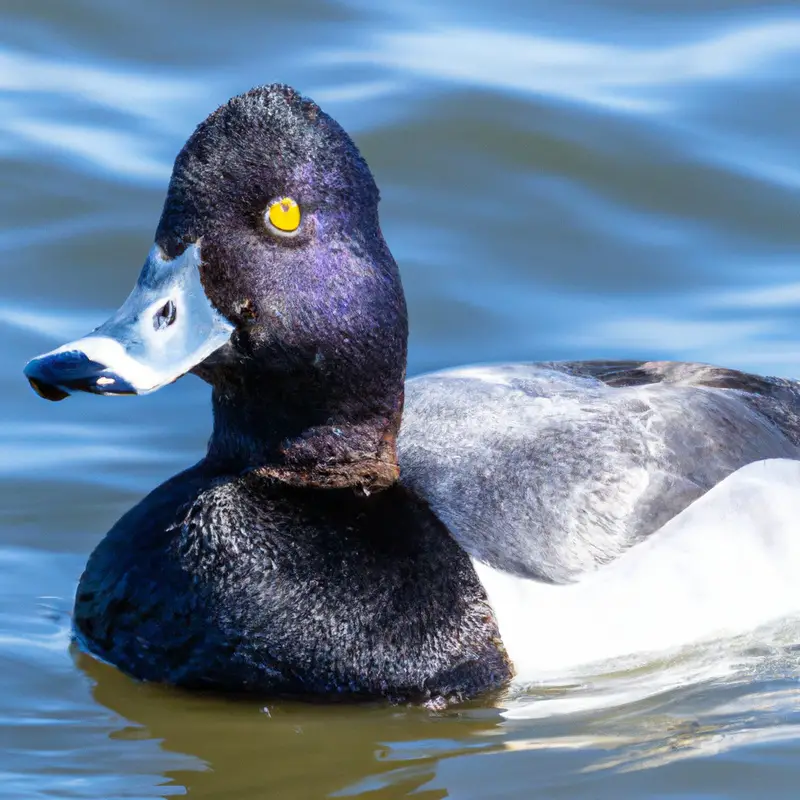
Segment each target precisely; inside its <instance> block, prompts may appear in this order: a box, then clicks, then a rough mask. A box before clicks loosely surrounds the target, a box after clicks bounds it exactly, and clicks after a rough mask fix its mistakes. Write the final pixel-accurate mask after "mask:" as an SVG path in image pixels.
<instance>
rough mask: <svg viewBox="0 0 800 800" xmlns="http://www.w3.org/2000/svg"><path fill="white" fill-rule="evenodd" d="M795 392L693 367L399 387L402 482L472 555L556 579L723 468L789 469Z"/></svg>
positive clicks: (499, 369) (560, 371)
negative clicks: (768, 465)
mask: <svg viewBox="0 0 800 800" xmlns="http://www.w3.org/2000/svg"><path fill="white" fill-rule="evenodd" d="M798 412H800V388H799V387H798V385H797V384H796V383H795V382H792V381H785V380H780V379H772V378H760V377H758V376H754V375H748V374H746V373H741V372H736V371H734V370H725V369H720V368H717V367H710V366H707V365H702V364H683V363H671V362H565V363H544V364H510V365H499V366H488V367H468V368H464V369H456V370H449V371H444V372H438V373H432V374H428V375H423V376H420V377H417V378H414V379H412V380H409V381H408V383H407V384H406V407H405V413H404V416H403V426H402V429H401V434H400V440H399V449H400V464H401V470H402V479H403V482H404V483H405V484H406V485H407V486H409V487H410V488H411V489H412V490H413V491H415V492H416V493H417V494H419V495H420V496H422V497H423V498H425V499H426V500H427V501H428V502H429V503H430V505H431V507H432V508H433V510H434V511H435V512H436V514H437V515H438V516H439V517H440V519H441V520H442V521H443V522H444V523H445V525H447V527H448V528H449V530H450V531H451V533H452V535H453V536H454V537H455V538H456V540H457V541H458V542H459V543H460V544H461V545H462V547H464V549H465V550H466V551H467V552H468V553H469V554H470V555H471V556H473V557H474V558H477V559H479V560H481V561H484V562H486V563H488V564H490V565H491V566H493V567H496V568H499V569H502V570H505V571H508V572H511V573H514V574H517V575H520V576H523V577H529V578H537V579H540V580H545V581H551V582H556V583H564V582H569V581H574V580H576V579H578V578H579V577H580V575H581V574H582V573H585V572H587V571H589V570H592V569H595V568H596V567H597V566H599V565H601V564H603V563H605V562H608V561H610V560H611V559H613V558H615V557H616V556H618V555H619V554H620V553H622V552H624V551H625V550H626V549H627V548H628V547H630V546H631V545H632V544H634V543H636V542H638V541H641V540H642V539H644V538H645V537H647V536H648V535H649V534H651V533H652V532H653V531H655V530H657V529H658V528H659V527H661V526H662V525H663V524H664V523H665V522H667V521H668V520H669V519H671V518H672V517H674V516H675V515H676V514H678V513H679V512H680V511H682V510H683V509H684V508H686V506H688V505H689V504H690V503H691V502H692V501H693V500H694V499H696V498H697V497H699V496H700V495H702V494H704V493H705V492H706V491H708V489H710V488H711V487H712V486H714V485H715V484H717V483H718V482H719V481H721V480H722V479H723V478H725V477H726V476H727V475H729V474H731V473H732V472H734V471H735V470H736V469H738V468H740V467H742V466H744V465H745V464H748V463H750V462H753V461H758V460H761V459H765V458H781V457H783V458H795V459H796V458H800V449H799V448H798V442H799V441H800V418H799V417H798Z"/></svg>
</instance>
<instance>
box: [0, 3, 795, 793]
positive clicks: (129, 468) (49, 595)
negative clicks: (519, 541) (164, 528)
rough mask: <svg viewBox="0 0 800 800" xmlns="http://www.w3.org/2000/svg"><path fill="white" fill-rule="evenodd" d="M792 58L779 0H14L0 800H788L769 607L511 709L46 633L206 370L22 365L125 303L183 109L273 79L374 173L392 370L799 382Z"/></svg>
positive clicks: (192, 119)
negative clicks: (141, 394) (346, 134)
mask: <svg viewBox="0 0 800 800" xmlns="http://www.w3.org/2000/svg"><path fill="white" fill-rule="evenodd" d="M798 74H800V3H797V2H772V3H756V2H745V1H743V0H739V1H734V0H726V1H725V2H723V0H691V1H690V0H648V2H646V3H643V2H636V0H582V1H581V2H577V1H576V2H571V3H552V2H542V1H539V0H534V1H533V2H531V0H496V1H495V2H493V3H465V2H461V0H435V1H434V2H425V3H422V2H415V1H414V0H411V1H409V0H406V2H391V1H390V2H387V3H382V4H377V3H373V2H366V1H365V0H364V1H362V2H358V1H357V0H356V1H354V2H322V0H296V2H294V3H291V2H286V0H283V2H255V0H228V2H226V3H212V2H209V0H204V1H203V2H189V0H173V2H170V3H169V4H163V3H157V2H155V0H144V1H143V2H137V3H122V2H111V1H110V0H104V2H101V0H73V2H70V3H64V2H63V1H62V0H38V1H37V2H36V3H30V2H27V0H25V1H23V0H6V1H5V2H4V3H3V4H2V7H1V8H0V268H1V269H2V274H3V292H2V295H1V296H0V333H1V334H2V341H3V343H4V346H3V347H2V348H0V388H1V389H2V394H0V397H1V398H2V399H1V400H0V402H2V415H0V676H2V680H1V681H0V797H8V798H14V799H15V800H19V799H20V798H39V797H59V798H63V797H80V798H103V799H107V798H149V797H167V796H174V795H181V794H185V793H188V794H189V795H190V796H192V797H204V798H212V797H213V798H216V797H219V798H223V797H224V798H230V799H235V800H243V799H244V798H261V797H266V796H270V797H271V796H275V797H281V798H307V797H334V796H336V797H349V796H362V795H363V796H368V797H380V798H394V797H405V796H410V795H411V794H414V796H418V797H424V798H442V797H457V798H501V797H504V798H505V797H511V798H516V797H530V796H537V797H548V798H558V797H564V798H567V797H568V798H582V797H585V798H593V799H594V798H604V797H609V798H612V797H613V798H616V799H619V798H628V797H629V798H642V797H653V798H655V797H659V798H662V797H682V798H697V797H709V798H710V797H715V798H716V797H726V798H728V797H736V798H761V797H765V796H768V797H787V798H789V797H791V798H794V797H796V796H797V786H798V785H800V766H798V765H800V737H799V736H798V732H800V728H798V713H800V705H799V704H798V697H799V696H800V695H798V694H797V691H796V682H797V677H798V675H800V663H799V662H798V658H797V657H796V655H795V650H794V647H793V644H794V642H795V641H796V640H797V639H798V637H797V636H794V638H793V633H794V631H793V630H787V629H786V628H781V629H775V630H773V631H766V632H763V633H762V635H760V638H759V639H758V641H757V643H755V644H754V643H753V641H750V640H748V641H747V642H745V643H744V644H743V643H741V642H739V643H733V644H730V643H729V644H718V645H715V648H717V649H714V648H712V649H708V648H705V649H703V648H700V649H697V650H694V651H690V652H685V653H682V654H680V655H676V656H674V657H671V658H670V659H669V660H667V661H665V662H663V663H661V664H658V665H652V664H651V665H648V666H647V667H644V666H642V665H638V666H637V665H633V666H630V665H629V666H628V667H626V668H625V669H622V668H620V671H618V672H615V673H613V674H605V675H587V676H583V677H582V678H581V679H580V680H572V681H571V682H564V683H563V685H548V686H542V687H539V688H538V689H537V690H533V691H532V692H531V693H529V694H528V695H526V696H525V697H521V698H520V697H517V698H511V699H510V700H509V702H508V704H507V705H509V707H511V708H512V709H516V711H515V713H513V714H511V715H508V714H507V715H505V716H503V715H501V713H500V712H499V711H498V710H497V709H496V708H494V707H491V706H488V705H487V706H482V705H481V704H475V705H472V706H469V707H468V708H464V709H459V710H455V711H451V712H446V713H442V714H432V713H430V712H423V711H420V710H417V709H405V708H394V709H392V708H385V707H381V706H376V707H374V708H367V709H364V708H359V709H348V708H318V707H315V706H309V705H295V704H286V703H281V704H275V705H274V706H273V705H270V706H269V708H265V707H264V706H263V704H256V703H247V702H229V701H225V700H222V699H217V700H210V699H207V698H205V699H199V698H194V697H191V696H186V695H183V694H180V693H176V692H173V691H170V690H166V689H163V688H159V687H152V686H142V685H138V684H136V683H134V682H132V681H130V680H128V679H127V678H124V677H123V676H121V675H119V674H118V673H117V672H116V671H115V670H113V669H111V668H109V667H106V666H103V665H100V664H96V663H95V662H93V661H92V660H91V659H89V658H88V657H86V656H83V655H81V654H79V653H77V652H75V651H74V650H71V649H70V646H69V612H70V608H71V602H72V594H73V591H74V587H75V583H76V580H77V578H78V576H79V574H80V571H81V568H82V566H83V563H84V562H85V559H86V556H87V554H88V553H89V551H90V550H91V548H92V547H93V546H94V544H95V543H96V542H97V541H98V540H99V539H100V537H101V536H102V535H103V534H104V532H105V531H106V530H107V528H108V527H109V526H110V525H111V524H112V523H113V521H114V520H115V519H116V518H117V517H118V516H120V514H121V513H123V511H124V510H126V509H127V508H128V507H130V506H131V505H132V504H133V503H134V502H135V501H136V500H137V499H138V498H140V497H141V496H142V495H143V494H144V493H145V492H146V491H147V490H148V489H150V488H152V487H153V486H154V485H156V484H157V483H158V482H159V481H161V480H163V479H165V478H166V477H168V476H169V475H171V474H173V473H174V472H176V471H178V470H179V469H180V468H181V467H183V466H185V465H187V464H190V463H192V462H193V461H194V460H196V459H197V458H198V457H199V456H200V455H201V454H202V452H203V449H204V446H205V441H206V438H207V436H208V431H209V424H210V415H209V409H208V390H207V387H205V386H204V385H203V384H202V383H201V382H199V381H198V380H196V379H194V378H186V379H184V380H182V381H180V382H179V383H177V384H175V385H174V386H171V387H169V388H168V389H166V390H163V391H161V392H159V393H157V394H155V395H153V396H150V397H146V398H139V399H136V400H129V399H120V400H110V399H109V400H103V399H100V398H93V397H76V398H73V399H71V400H70V401H68V402H65V403H60V404H57V405H56V404H48V403H44V402H42V401H41V400H39V399H38V398H36V397H35V396H34V395H33V393H32V392H31V391H30V389H29V388H28V387H27V385H26V383H25V381H24V380H23V378H22V375H21V368H22V366H23V365H24V363H25V361H26V360H27V359H28V358H29V357H31V356H32V355H34V354H36V353H39V352H41V351H42V350H44V349H49V348H50V347H52V346H54V345H55V344H57V343H60V342H62V341H64V340H65V339H66V338H67V337H71V336H73V335H78V334H81V333H84V332H86V331H88V330H89V329H91V328H92V327H94V326H95V325H96V324H98V323H99V322H100V321H102V320H103V319H104V318H105V317H106V316H107V314H108V313H109V312H110V311H111V310H112V309H114V308H115V307H116V306H117V305H118V304H119V302H120V301H121V300H122V299H123V298H124V297H125V295H126V294H127V292H128V291H129V289H130V287H131V285H132V284H133V282H134V280H135V278H136V275H137V274H138V270H139V267H140V266H141V264H142V262H143V259H144V257H145V254H146V253H147V251H148V249H149V247H150V245H151V243H152V236H153V231H154V228H155V224H156V221H157V219H158V215H159V212H160V208H161V203H162V200H163V193H164V190H165V187H166V181H167V180H168V178H169V173H170V168H171V161H172V159H173V158H174V156H175V154H176V153H177V151H178V149H179V148H180V146H181V144H182V143H183V141H184V140H185V138H186V137H187V135H188V134H189V133H190V131H191V130H192V128H193V127H194V125H196V124H197V123H198V122H199V121H200V120H201V119H202V118H203V117H205V116H206V114H207V113H209V111H211V110H213V108H215V107H216V106H217V105H218V104H220V103H222V102H224V101H225V100H226V99H227V98H228V97H229V96H230V95H232V94H235V93H237V92H239V91H243V90H246V89H247V88H250V87H251V86H252V85H255V84H257V83H263V82H271V81H285V82H288V83H291V84H293V85H294V86H296V87H297V88H298V89H300V90H302V91H303V92H304V93H306V94H309V95H310V96H312V97H313V98H314V99H316V100H317V101H318V102H319V103H320V104H321V105H323V107H324V108H325V109H326V110H327V111H328V112H330V113H331V114H332V115H333V116H334V117H336V118H337V119H338V120H339V121H340V122H341V123H342V124H343V125H344V126H345V128H347V129H348V130H349V131H350V132H351V133H352V134H353V136H354V137H355V139H356V141H357V143H358V144H359V146H360V147H361V148H362V150H363V152H364V154H365V156H366V157H367V159H368V161H369V163H370V164H371V166H372V168H373V171H374V173H375V175H376V178H377V180H378V183H379V185H380V187H381V190H382V196H383V201H382V205H381V210H382V225H383V228H384V232H385V234H386V237H387V240H388V242H389V244H390V246H391V248H392V250H393V252H394V253H395V256H396V257H397V259H398V261H399V263H400V266H401V270H402V273H403V278H404V284H405V288H406V292H407V295H408V299H409V306H410V314H411V328H412V332H411V352H410V371H411V372H412V373H416V372H420V371H423V370H427V369H431V368H435V367H440V366H446V365H452V364H460V363H469V362H475V361H487V360H509V359H525V360H532V359H548V360H549V359H559V358H593V357H623V356H624V357H643V358H648V359H658V358H670V359H693V360H701V361H710V362H715V363H720V364H723V365H725V366H732V367H739V368H745V369H749V370H753V371H756V372H761V373H769V374H778V375H783V376H788V377H800V345H798V342H800V337H798V331H797V311H798V307H799V306H800V273H799V272H798V260H799V259H798V254H800V222H799V221H800V167H798V164H799V163H800V161H798V155H797V152H798V150H797V148H798V142H800V113H799V112H798V109H800V80H798ZM746 590H747V587H743V591H746ZM543 613H546V610H543ZM564 635H565V636H569V635H570V633H569V631H565V632H564ZM720 664H724V665H725V668H724V669H720V668H719V667H720Z"/></svg>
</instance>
